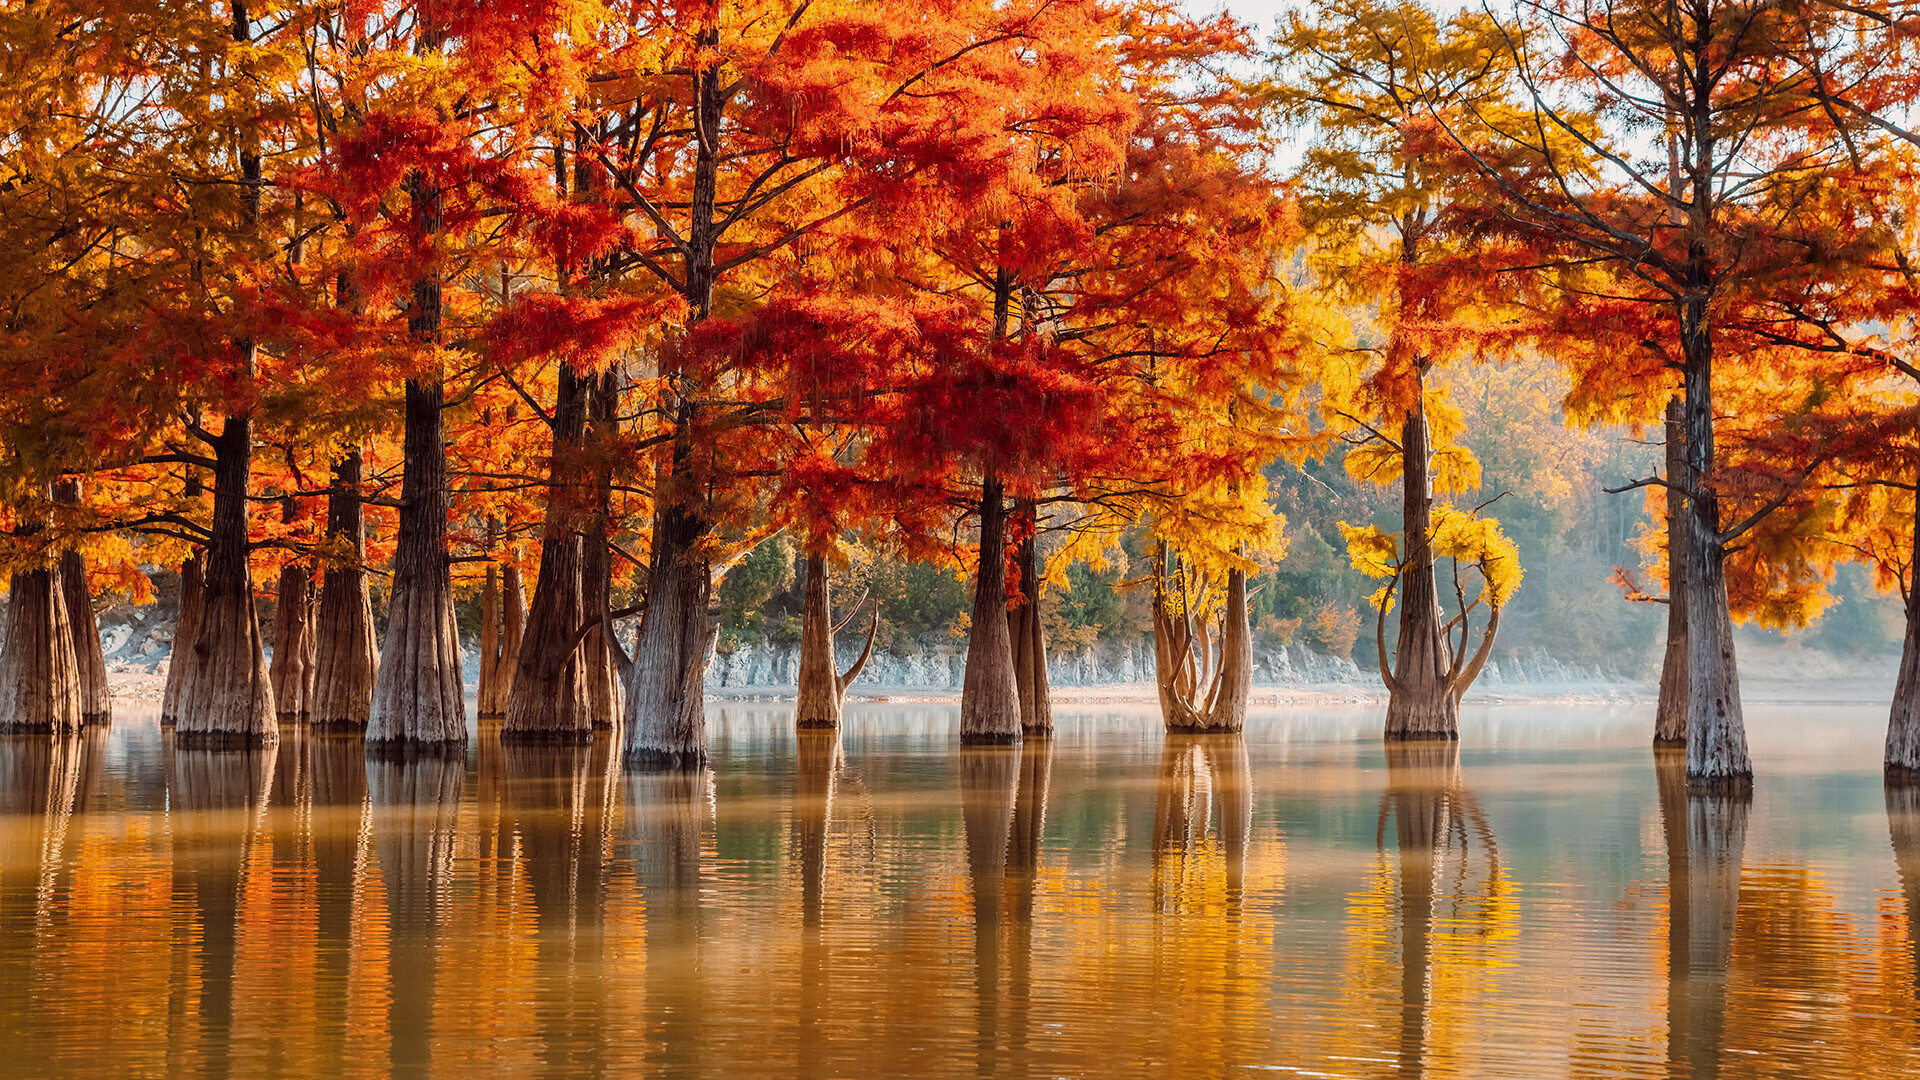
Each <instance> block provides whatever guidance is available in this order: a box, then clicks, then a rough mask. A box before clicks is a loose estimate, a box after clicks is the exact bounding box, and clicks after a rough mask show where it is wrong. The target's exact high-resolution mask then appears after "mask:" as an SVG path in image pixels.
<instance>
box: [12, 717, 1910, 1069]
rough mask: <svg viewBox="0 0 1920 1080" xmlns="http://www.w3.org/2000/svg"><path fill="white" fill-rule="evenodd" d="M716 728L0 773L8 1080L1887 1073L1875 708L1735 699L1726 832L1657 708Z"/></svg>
mask: <svg viewBox="0 0 1920 1080" xmlns="http://www.w3.org/2000/svg"><path fill="white" fill-rule="evenodd" d="M1057 708H1058V711H1057V713H1056V722H1057V723H1058V725H1059V737H1058V738H1057V739H1056V740H1055V741H1054V742H1053V744H1052V745H1051V746H1048V745H1046V744H1030V745H1028V746H1026V747H1023V748H1018V749H1013V750H1004V749H991V750H972V749H968V750H962V749H961V748H960V747H959V746H958V745H957V740H956V737H955V726H956V723H957V719H956V715H955V712H956V711H955V709H954V708H953V707H952V706H946V705H908V704H896V703H884V702H882V703H867V704H856V705H853V706H851V707H850V708H849V710H848V715H847V726H846V729H845V731H844V732H843V733H842V735H841V736H840V737H839V739H838V740H835V739H834V738H832V737H831V736H828V737H826V738H802V739H797V738H796V736H795V733H794V732H793V731H792V730H791V729H790V727H789V725H790V718H791V706H790V705H779V704H755V703H746V704H731V703H729V704H715V705H713V706H712V707H711V716H710V720H711V733H712V750H713V767H712V769H711V770H710V771H706V772H700V773H693V774H645V773H624V772H622V771H621V770H620V768H619V765H618V756H617V755H610V754H609V752H608V751H609V747H608V745H607V744H606V743H604V742H603V743H600V744H596V745H595V746H592V747H585V748H527V749H521V748H512V747H508V748H502V747H501V746H500V745H499V744H498V742H497V738H496V732H495V731H494V730H493V729H492V728H491V727H483V728H482V729H481V730H480V731H479V732H478V733H477V738H476V740H475V743H474V745H473V747H472V748H471V749H470V750H469V751H468V752H467V754H466V755H465V756H464V757H462V758H455V759H431V758H429V759H425V760H416V761H410V762H405V763H391V762H382V761H370V760H368V759H367V758H366V756H365V754H364V752H363V750H362V748H361V747H360V746H359V745H358V744H357V743H354V742H352V741H351V740H338V739H324V738H309V737H306V736H304V735H302V734H299V733H297V732H289V733H288V734H287V735H285V736H284V737H283V741H282V742H281V744H280V745H279V746H278V747H277V748H275V749H273V750H270V751H267V752H264V753H255V754H247V753H224V754H223V753H216V752H205V751H201V752H190V751H180V750H175V749H173V748H172V747H171V745H170V741H169V738H168V737H167V736H163V735H162V733H161V731H160V729H159V728H158V726H157V725H156V723H155V722H154V720H153V718H152V717H150V716H149V717H137V718H134V719H131V720H124V721H122V722H120V723H118V724H117V725H116V726H115V727H114V729H113V730H112V731H111V732H110V733H100V734H97V735H95V736H92V737H89V738H87V739H84V740H80V741H77V742H64V743H63V742H58V741H50V740H48V739H45V738H38V739H26V738H9V739H5V740H0V776H3V777H4V783H3V784H0V800H3V801H0V1046H4V1048H5V1050H4V1053H3V1054H0V1073H4V1074H5V1075H7V1076H51V1075H61V1076H124V1075H212V1076H220V1075H225V1076H267V1075H288V1076H384V1075H391V1074H399V1075H449V1076H451V1075H460V1076H467V1075H505V1074H516V1075H518V1074H540V1073H543V1072H544V1073H551V1074H568V1075H583V1074H584V1075H593V1074H600V1073H606V1074H640V1075H672V1076H679V1075H685V1076H728V1077H741V1076H769V1077H772V1076H795V1075H801V1076H901V1075H928V1076H948V1075H960V1074H967V1075H1000V1076H1029V1075H1057V1076H1112V1075H1132V1074H1145V1073H1155V1074H1160V1075H1173V1076H1220V1075H1234V1074H1238V1073H1240V1072H1241V1071H1243V1070H1252V1071H1254V1072H1263V1071H1271V1072H1279V1073H1283V1074H1293V1075H1302V1074H1306V1075H1320V1076H1349V1077H1386V1076H1406V1075H1425V1076H1436V1077H1439V1076H1514V1077H1539V1076H1576V1075H1600V1074H1605V1075H1620V1076H1645V1077H1665V1076H1707V1075H1716V1074H1719V1073H1721V1072H1725V1073H1727V1074H1737V1075H1757V1076H1861V1075H1879V1076H1886V1075H1900V1074H1906V1073H1912V1072H1915V1071H1920V1048H1916V1046H1915V1040H1914V1038H1913V1033H1914V1032H1915V1030H1916V1024H1920V1003H1917V1002H1916V987H1917V986H1920V966H1916V962H1915V953H1914V931H1915V916H1916V914H1920V793H1916V792H1914V791H1910V790H1907V789H1902V788H1893V789H1889V788H1887V787H1886V786H1885V784H1884V783H1883V780H1882V777H1881V772H1880V739H1881V737H1882V735H1883V733H1884V724H1885V713H1884V708H1883V707H1880V706H1856V705H1755V706H1752V707H1751V708H1750V710H1749V715H1748V720H1749V726H1750V735H1751V741H1752V749H1753V756H1754V766H1755V772H1756V782H1755V785H1754V790H1753V793H1752V796H1751V798H1750V799H1731V800H1729V799H1719V800H1715V799H1707V798H1703V797H1699V796H1690V795H1689V794H1688V793H1687V792H1686V790H1685V785H1684V782H1683V780H1682V779H1681V778H1679V774H1678V773H1677V772H1676V771H1675V769H1674V762H1673V761H1672V760H1671V759H1665V760H1656V758H1655V755H1654V754H1653V752H1652V751H1651V750H1649V749H1648V748H1647V746H1646V743H1647V740H1648V736H1649V730H1648V728H1649V725H1650V718H1649V716H1648V715H1647V714H1648V712H1649V710H1648V709H1647V708H1646V707H1644V706H1608V707H1594V708H1577V707H1567V706H1560V707H1537V706H1526V707H1523V706H1495V707H1486V706H1482V707H1478V708H1474V707H1472V706H1469V709H1468V714H1467V716H1466V717H1465V718H1464V721H1463V724H1462V739H1461V742H1460V743H1459V745H1458V746H1454V745H1452V744H1445V743H1429V744H1419V745H1414V746H1409V747H1405V748H1397V747H1384V746H1383V745H1382V744H1381V743H1380V741H1379V724H1380V720H1379V716H1378V714H1377V712H1376V711H1375V710H1374V709H1370V708H1326V709H1313V710H1279V709H1268V710H1264V711H1260V712H1258V713H1256V715H1255V716H1253V717H1252V718H1251V719H1250V722H1249V724H1248V730H1247V733H1246V735H1245V736H1244V737H1243V738H1241V739H1233V738H1218V737H1211V738H1194V737H1187V738H1178V737H1168V736H1166V735H1164V734H1163V733H1162V732H1161V730H1160V725H1159V720H1158V717H1157V715H1156V714H1155V713H1154V711H1153V710H1152V709H1151V708H1149V707H1134V706H1115V707H1096V706H1068V705H1060V706H1058V707H1057Z"/></svg>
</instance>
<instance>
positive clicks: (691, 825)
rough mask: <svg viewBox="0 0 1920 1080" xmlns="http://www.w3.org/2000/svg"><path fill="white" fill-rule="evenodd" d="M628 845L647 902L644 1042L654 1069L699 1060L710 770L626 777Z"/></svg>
mask: <svg viewBox="0 0 1920 1080" xmlns="http://www.w3.org/2000/svg"><path fill="white" fill-rule="evenodd" d="M626 784H627V830H626V832H627V837H626V838H627V849H626V852H625V854H626V857H627V858H629V859H631V860H632V863H633V869H634V877H635V879H636V881H637V882H638V884H639V886H640V891H641V901H642V903H643V904H644V905H645V910H646V914H645V945H646V977H645V980H644V982H645V993H646V1012H647V1024H646V1027H647V1046H646V1048H645V1058H646V1061H647V1063H648V1064H649V1065H651V1066H653V1067H655V1068H656V1069H662V1068H664V1069H676V1068H685V1067H688V1066H689V1065H690V1064H691V1063H693V1062H697V1061H699V1060H701V1049H702V1047H701V1044H700V1036H701V1035H702V1030H701V1024H700V1020H701V1005H702V1002H701V995H700V992H699V987H700V984H701V980H702V979H703V978H706V977H710V976H712V975H714V974H716V973H715V972H711V971H709V970H708V969H707V968H706V966H705V965H704V964H703V963H702V950H701V948H700V938H701V931H702V929H703V927H704V925H705V923H706V921H707V913H706V911H705V910H704V909H703V907H702V905H701V903H700V886H701V880H702V866H701V863H702V855H703V853H702V847H703V841H704V839H705V833H706V826H707V823H708V822H709V821H710V820H711V819H712V814H713V772H712V770H711V769H708V768H704V767H703V768H699V769H684V770H682V769H669V770H661V771H640V772H634V773H630V774H628V775H627V780H626Z"/></svg>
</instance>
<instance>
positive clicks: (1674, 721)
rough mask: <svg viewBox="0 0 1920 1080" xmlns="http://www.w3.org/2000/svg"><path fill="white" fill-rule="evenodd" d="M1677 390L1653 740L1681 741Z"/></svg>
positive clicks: (1683, 516) (1681, 508) (1683, 649)
mask: <svg viewBox="0 0 1920 1080" xmlns="http://www.w3.org/2000/svg"><path fill="white" fill-rule="evenodd" d="M1684 409H1685V406H1684V405H1683V404H1682V402H1681V398H1680V395H1678V394H1675V395H1674V396H1673V397H1672V398H1670V399H1669V400H1668V401H1667V425H1666V430H1667V439H1666V442H1667V480H1668V481H1669V486H1668V488H1667V650H1666V654H1665V656H1664V657H1663V658H1662V659H1661V661H1660V703H1659V706H1658V708H1657V710H1656V711H1655V713H1654V721H1653V745H1655V746H1685V745H1687V535H1688V532H1689V530H1690V529H1691V528H1692V525H1691V523H1690V522H1689V520H1688V517H1687V496H1686V494H1685V492H1684V491H1683V490H1682V488H1683V487H1687V486H1691V484H1692V481H1691V480H1690V479H1689V478H1688V476H1687V424H1686V416H1685V415H1684Z"/></svg>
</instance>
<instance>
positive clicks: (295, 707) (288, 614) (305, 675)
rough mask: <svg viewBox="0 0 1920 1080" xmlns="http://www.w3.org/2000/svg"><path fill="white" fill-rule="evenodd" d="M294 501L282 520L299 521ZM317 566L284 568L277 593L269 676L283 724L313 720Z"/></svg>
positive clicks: (288, 504)
mask: <svg viewBox="0 0 1920 1080" xmlns="http://www.w3.org/2000/svg"><path fill="white" fill-rule="evenodd" d="M295 512H296V511H295V507H294V504H293V500H292V499H288V500H286V501H285V502H283V503H282V504H281V520H283V521H285V522H287V523H292V522H293V521H294V518H295ZM317 599H318V597H316V596H315V595H314V591H313V567H311V566H309V565H307V564H306V563H298V562H297V563H288V564H287V565H286V566H284V567H281V568H280V581H279V583H278V587H277V588H276V589H275V592H274V609H273V662H272V663H271V664H270V665H269V666H268V668H267V676H268V678H269V679H270V680H271V681H272V682H273V704H274V708H275V710H276V711H277V712H278V713H279V716H280V719H281V720H283V721H286V720H291V721H294V722H297V723H302V724H304V723H306V722H307V721H309V720H311V719H312V718H313V679H314V650H315V648H316V645H317V640H316V638H315V637H314V625H313V619H314V615H315V601H316V600H317Z"/></svg>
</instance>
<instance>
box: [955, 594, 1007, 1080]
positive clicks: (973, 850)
mask: <svg viewBox="0 0 1920 1080" xmlns="http://www.w3.org/2000/svg"><path fill="white" fill-rule="evenodd" d="M1001 625H1002V626H1005V625H1006V624H1005V622H1004V620H1003V621H1002V622H1001ZM1020 765H1021V755H1020V754H1019V752H1018V751H1016V750H1013V749H1010V748H1007V747H999V746H966V745H963V746H962V747H961V748H960V762H959V767H960V809H961V817H962V820H963V822H964V824H965V827H966V832H967V876H968V880H969V881H970V882H971V883H972V886H973V976H974V993H975V1006H974V1015H975V1020H976V1032H977V1040H978V1041H977V1044H976V1045H977V1050H976V1055H975V1061H976V1063H977V1065H978V1068H979V1069H980V1071H981V1072H983V1073H989V1074H991V1073H993V1072H994V1071H996V1068H997V1066H998V1063H999V1050H1000V948H1001V941H1000V936H1001V935H1000V928H1001V917H1002V915H1003V913H1004V904H1003V899H1004V897H1005V894H1006V890H1007V876H1008V865H1007V856H1008V848H1009V846H1010V844H1009V842H1010V841H1011V839H1012V834H1013V815H1014V806H1015V804H1016V802H1017V801H1018V796H1019V790H1020V772H1021V768H1020Z"/></svg>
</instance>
